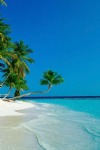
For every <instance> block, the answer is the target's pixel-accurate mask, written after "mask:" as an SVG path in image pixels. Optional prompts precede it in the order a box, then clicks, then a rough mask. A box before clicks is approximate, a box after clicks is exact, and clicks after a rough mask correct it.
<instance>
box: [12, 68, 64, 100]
mask: <svg viewBox="0 0 100 150" xmlns="http://www.w3.org/2000/svg"><path fill="white" fill-rule="evenodd" d="M63 81H64V79H63V78H62V77H61V75H58V74H57V73H56V72H54V71H51V70H49V71H47V72H44V74H43V79H41V80H40V84H41V85H46V86H48V89H47V90H45V91H36V92H30V93H27V94H23V95H20V96H16V97H13V98H10V99H11V100H14V99H17V98H21V97H25V96H29V95H31V94H45V93H47V92H49V91H50V89H51V87H52V86H53V85H58V84H60V83H62V82H63Z"/></svg>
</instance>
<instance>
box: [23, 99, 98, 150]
mask: <svg viewBox="0 0 100 150" xmlns="http://www.w3.org/2000/svg"><path fill="white" fill-rule="evenodd" d="M30 101H31V102H33V103H35V105H36V107H35V110H34V112H33V113H36V114H37V117H36V118H35V119H33V120H30V121H28V122H26V123H23V124H22V126H24V127H25V128H27V129H28V130H29V131H31V132H33V133H34V134H35V135H36V137H37V141H38V143H39V144H40V145H41V150H43V149H44V150H100V100H99V99H39V100H34V99H33V100H32V99H31V100H30Z"/></svg>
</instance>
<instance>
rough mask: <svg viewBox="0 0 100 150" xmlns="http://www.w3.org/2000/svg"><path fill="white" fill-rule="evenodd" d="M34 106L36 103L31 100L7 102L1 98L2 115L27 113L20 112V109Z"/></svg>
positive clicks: (0, 109)
mask: <svg viewBox="0 0 100 150" xmlns="http://www.w3.org/2000/svg"><path fill="white" fill-rule="evenodd" d="M34 107H35V105H34V104H33V103H30V102H24V101H11V102H7V101H4V100H3V99H1V98H0V117H1V116H2V117H3V116H19V115H25V113H20V112H18V111H20V110H25V109H29V108H34Z"/></svg>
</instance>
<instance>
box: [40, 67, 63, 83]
mask: <svg viewBox="0 0 100 150" xmlns="http://www.w3.org/2000/svg"><path fill="white" fill-rule="evenodd" d="M63 81H64V79H63V78H62V77H61V75H58V74H57V73H56V72H53V71H51V70H49V71H47V72H44V74H43V79H41V80H40V84H41V85H48V86H52V85H58V84H60V83H62V82H63Z"/></svg>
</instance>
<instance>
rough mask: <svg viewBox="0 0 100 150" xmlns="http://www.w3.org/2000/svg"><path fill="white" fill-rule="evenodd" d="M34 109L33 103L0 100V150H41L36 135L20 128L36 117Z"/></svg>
mask: <svg viewBox="0 0 100 150" xmlns="http://www.w3.org/2000/svg"><path fill="white" fill-rule="evenodd" d="M35 108H36V105H35V104H33V103H29V102H23V101H15V102H6V101H3V100H2V99H0V150H43V149H42V148H41V146H40V145H39V143H38V141H37V137H36V135H35V134H34V133H33V132H30V131H28V130H26V129H25V128H24V127H23V126H21V124H22V123H25V122H27V121H30V120H32V119H35V118H36V117H37V114H36V113H35Z"/></svg>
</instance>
